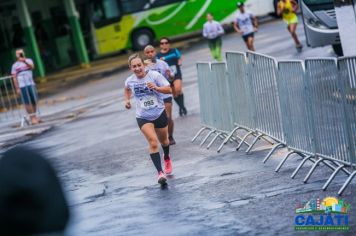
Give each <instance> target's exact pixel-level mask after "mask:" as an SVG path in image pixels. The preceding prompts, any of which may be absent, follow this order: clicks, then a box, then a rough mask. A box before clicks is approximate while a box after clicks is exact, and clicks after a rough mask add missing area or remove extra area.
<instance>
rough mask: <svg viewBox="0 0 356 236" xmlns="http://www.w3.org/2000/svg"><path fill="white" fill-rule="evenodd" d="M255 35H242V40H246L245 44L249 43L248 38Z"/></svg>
mask: <svg viewBox="0 0 356 236" xmlns="http://www.w3.org/2000/svg"><path fill="white" fill-rule="evenodd" d="M254 35H255V34H254V33H253V32H252V33H249V34H246V35H242V38H243V39H244V41H245V42H247V40H248V38H250V37H252V38H253V37H254Z"/></svg>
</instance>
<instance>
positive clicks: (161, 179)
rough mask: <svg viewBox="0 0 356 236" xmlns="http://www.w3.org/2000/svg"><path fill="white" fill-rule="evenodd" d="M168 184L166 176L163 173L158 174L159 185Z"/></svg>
mask: <svg viewBox="0 0 356 236" xmlns="http://www.w3.org/2000/svg"><path fill="white" fill-rule="evenodd" d="M166 182H167V178H166V175H165V174H164V173H163V171H160V172H159V173H158V183H159V184H161V185H164V184H166Z"/></svg>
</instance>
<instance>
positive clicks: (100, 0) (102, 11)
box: [92, 0, 121, 28]
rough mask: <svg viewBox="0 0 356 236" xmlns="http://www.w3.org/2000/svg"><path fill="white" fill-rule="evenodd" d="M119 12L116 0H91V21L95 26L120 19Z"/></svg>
mask: <svg viewBox="0 0 356 236" xmlns="http://www.w3.org/2000/svg"><path fill="white" fill-rule="evenodd" d="M120 17H121V12H120V8H119V5H118V1H117V0H97V1H93V2H92V21H93V23H94V26H95V27H96V28H98V27H102V26H105V25H108V24H111V23H113V22H116V21H118V20H119V19H120Z"/></svg>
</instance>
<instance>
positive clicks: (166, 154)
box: [162, 145, 169, 160]
mask: <svg viewBox="0 0 356 236" xmlns="http://www.w3.org/2000/svg"><path fill="white" fill-rule="evenodd" d="M162 148H163V152H164V156H163V158H164V159H165V160H169V145H168V146H165V147H164V146H163V145H162Z"/></svg>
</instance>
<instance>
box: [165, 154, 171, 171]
mask: <svg viewBox="0 0 356 236" xmlns="http://www.w3.org/2000/svg"><path fill="white" fill-rule="evenodd" d="M164 173H166V174H167V175H170V174H172V161H171V158H170V157H169V159H168V160H164Z"/></svg>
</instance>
